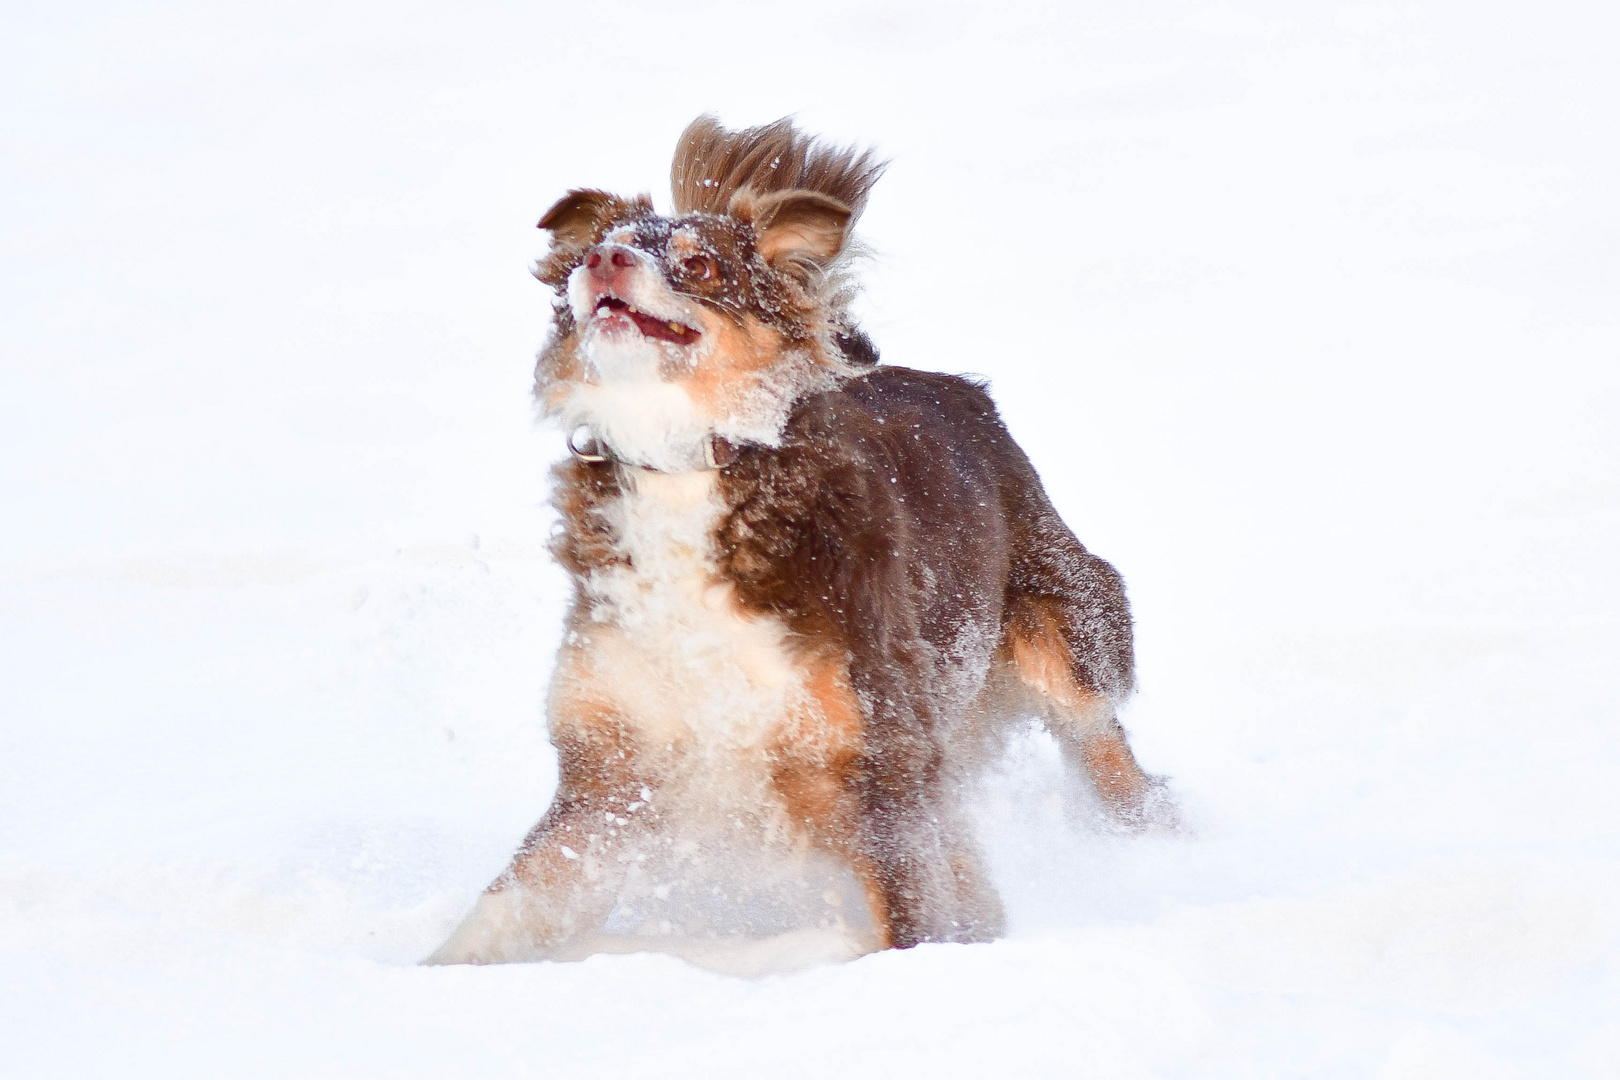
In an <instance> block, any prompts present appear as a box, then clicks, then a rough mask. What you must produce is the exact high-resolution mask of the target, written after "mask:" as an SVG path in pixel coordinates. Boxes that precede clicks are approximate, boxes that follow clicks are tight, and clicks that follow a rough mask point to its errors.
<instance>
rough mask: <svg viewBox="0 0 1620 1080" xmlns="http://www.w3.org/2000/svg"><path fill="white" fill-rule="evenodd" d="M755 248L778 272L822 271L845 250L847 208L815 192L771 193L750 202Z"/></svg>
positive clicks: (800, 190)
mask: <svg viewBox="0 0 1620 1080" xmlns="http://www.w3.org/2000/svg"><path fill="white" fill-rule="evenodd" d="M751 209H752V210H753V223H754V247H755V248H756V250H758V251H759V253H760V254H761V255H763V256H764V257H765V261H766V262H768V263H770V264H771V265H772V266H773V267H776V268H777V269H785V268H787V267H788V266H791V265H794V264H799V265H802V264H804V263H809V264H811V265H813V266H816V267H825V266H826V265H827V264H828V263H830V262H832V261H833V259H835V258H837V257H838V253H839V252H840V251H842V250H843V249H844V240H845V237H846V235H847V233H848V231H849V221H850V218H851V216H852V214H851V211H850V209H849V207H848V206H846V205H845V204H844V203H842V202H839V201H838V200H837V199H835V198H833V197H832V196H830V195H823V194H821V193H820V192H818V191H804V190H802V189H797V188H795V189H792V190H789V191H774V192H772V193H770V194H769V195H761V196H759V197H758V198H756V199H754V200H753V206H752V208H751Z"/></svg>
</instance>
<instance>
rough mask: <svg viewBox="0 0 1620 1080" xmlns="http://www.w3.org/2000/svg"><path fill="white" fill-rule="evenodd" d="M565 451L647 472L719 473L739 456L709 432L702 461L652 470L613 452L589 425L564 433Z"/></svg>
mask: <svg viewBox="0 0 1620 1080" xmlns="http://www.w3.org/2000/svg"><path fill="white" fill-rule="evenodd" d="M566 441H567V443H568V452H569V453H570V454H572V455H574V457H576V458H578V459H579V460H580V461H583V462H587V463H590V464H594V463H596V462H599V461H611V462H613V464H615V465H625V466H628V467H630V468H632V469H645V470H646V471H647V472H656V473H667V472H719V471H720V470H721V469H724V468H726V467H727V466H728V465H730V464H732V463H733V462H734V461H736V460H737V458H738V457H739V456H740V455H741V453H742V451H741V450H739V449H738V448H737V446H736V445H735V444H733V443H732V442H730V441H729V440H727V439H722V438H721V437H720V436H718V435H710V436H709V437H708V438H706V439H704V440H703V461H702V463H701V464H698V465H694V466H693V467H692V468H690V469H655V468H653V467H652V466H651V465H643V464H642V463H641V462H639V461H627V460H625V459H624V458H622V457H620V456H619V455H618V454H615V453H614V452H613V448H612V447H611V446H609V445H608V444H607V440H605V439H602V438H599V437H597V436H596V435H594V434H592V433H591V430H590V429H589V428H585V427H580V428H575V429H574V430H573V431H571V432H569V433H568V438H567V440H566Z"/></svg>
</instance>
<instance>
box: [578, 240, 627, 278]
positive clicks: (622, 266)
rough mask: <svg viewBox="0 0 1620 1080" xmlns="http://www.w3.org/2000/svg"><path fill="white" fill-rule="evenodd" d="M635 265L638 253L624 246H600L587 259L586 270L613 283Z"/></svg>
mask: <svg viewBox="0 0 1620 1080" xmlns="http://www.w3.org/2000/svg"><path fill="white" fill-rule="evenodd" d="M634 265H636V253H635V252H633V251H631V250H630V249H629V248H627V247H625V246H624V245H622V244H598V245H597V246H596V247H595V248H594V249H593V250H592V251H591V253H590V254H589V255H587V256H586V257H585V269H587V270H589V271H590V272H591V274H592V275H593V276H595V277H598V278H601V279H602V280H603V281H604V282H611V281H612V280H613V279H614V278H616V277H618V276H619V275H620V274H622V273H624V272H625V271H626V270H628V269H630V268H631V267H632V266H634Z"/></svg>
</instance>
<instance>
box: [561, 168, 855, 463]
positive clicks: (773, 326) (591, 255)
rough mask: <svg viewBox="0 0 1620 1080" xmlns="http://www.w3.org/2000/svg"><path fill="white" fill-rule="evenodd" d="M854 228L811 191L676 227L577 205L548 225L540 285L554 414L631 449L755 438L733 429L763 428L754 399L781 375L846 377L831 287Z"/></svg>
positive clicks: (752, 198)
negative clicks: (545, 296)
mask: <svg viewBox="0 0 1620 1080" xmlns="http://www.w3.org/2000/svg"><path fill="white" fill-rule="evenodd" d="M850 216H851V215H850V210H849V208H848V207H846V206H845V205H844V204H842V203H841V202H839V201H838V200H836V199H833V198H831V197H829V196H826V195H822V194H820V193H817V192H812V191H804V190H788V191H781V192H774V193H771V194H767V195H757V194H755V193H754V192H752V191H749V190H746V189H745V190H743V191H739V192H738V193H737V194H736V196H735V197H733V198H732V199H731V200H730V204H729V205H728V207H727V212H726V213H724V214H710V213H694V214H686V215H683V216H680V217H674V218H670V217H663V216H660V215H659V214H657V213H655V212H654V211H653V209H652V205H651V203H650V202H649V201H648V200H647V199H646V198H644V197H643V198H638V199H634V200H626V199H621V198H618V197H616V196H613V195H609V194H606V193H605V192H599V191H574V192H570V193H569V194H568V195H567V196H565V197H564V198H563V199H562V200H560V201H559V202H558V203H557V204H556V205H555V206H553V207H552V208H551V209H550V210H549V211H547V212H546V215H545V217H543V218H541V220H540V227H541V228H543V229H547V230H549V231H550V233H551V235H552V250H551V253H550V254H549V256H548V257H547V258H546V259H545V260H544V261H542V262H541V264H540V265H539V267H538V268H537V270H536V276H537V277H539V278H540V280H542V281H544V282H546V283H547V284H549V285H551V286H552V287H553V288H554V289H556V290H557V292H558V294H559V300H560V302H559V303H558V304H557V306H556V312H555V320H556V326H555V331H554V334H553V339H552V342H551V345H550V346H549V347H548V349H547V350H546V353H545V354H544V355H543V356H542V358H541V365H540V370H539V372H538V384H537V392H538V393H539V394H540V396H541V400H542V403H543V405H544V406H545V408H546V410H547V411H548V412H551V413H555V414H560V415H562V416H563V418H564V419H565V421H568V422H572V421H574V420H580V421H582V422H585V423H588V424H590V425H591V426H593V427H595V428H597V429H598V434H599V435H604V436H607V437H611V438H612V439H613V440H614V441H615V442H616V443H618V444H620V445H621V447H624V446H625V445H626V444H629V443H639V442H644V441H645V438H646V433H642V434H639V435H638V434H637V433H635V432H632V431H630V430H628V428H629V427H630V426H633V425H636V424H639V425H640V426H642V427H650V428H660V429H665V430H664V431H663V432H662V433H661V434H660V438H664V435H668V434H669V432H670V431H673V432H674V434H673V435H670V436H669V437H670V438H675V439H677V440H679V439H687V438H689V437H691V436H692V435H693V433H694V432H696V431H697V430H698V429H699V428H703V429H705V431H704V434H712V433H720V434H737V435H741V436H744V437H749V436H750V435H752V437H758V433H757V432H752V433H751V432H749V431H747V430H742V429H741V428H738V427H737V424H738V423H739V422H740V423H741V424H742V425H743V427H744V428H746V427H747V426H748V425H749V424H750V423H754V421H755V419H757V418H751V417H750V415H749V414H750V412H751V411H752V412H757V411H758V407H759V405H760V403H759V402H758V401H752V404H750V401H751V395H752V398H758V396H759V390H760V388H761V387H762V386H763V385H765V384H766V383H769V382H771V381H772V378H773V376H772V372H773V370H774V369H777V368H781V367H784V366H789V367H800V368H802V367H804V366H805V365H806V364H808V365H809V366H810V367H812V368H814V367H823V368H827V369H829V370H830V369H833V368H837V367H839V366H841V365H842V360H841V357H840V354H839V352H838V350H837V348H836V346H835V345H834V344H833V343H832V335H833V333H834V332H835V330H836V327H835V325H834V313H833V312H832V310H831V308H830V306H829V303H828V300H827V297H826V295H825V294H826V293H827V291H828V290H827V289H826V288H825V284H826V279H827V274H828V271H829V269H830V268H831V267H832V266H833V264H834V262H835V261H836V260H837V258H838V256H839V254H840V253H841V252H842V251H843V248H844V244H845V233H846V230H847V228H848V224H849V220H850ZM776 381H780V379H778V380H776ZM784 389H785V387H784ZM664 441H666V442H667V441H668V439H667V438H664ZM669 449H670V450H671V452H672V453H673V452H675V451H674V448H669Z"/></svg>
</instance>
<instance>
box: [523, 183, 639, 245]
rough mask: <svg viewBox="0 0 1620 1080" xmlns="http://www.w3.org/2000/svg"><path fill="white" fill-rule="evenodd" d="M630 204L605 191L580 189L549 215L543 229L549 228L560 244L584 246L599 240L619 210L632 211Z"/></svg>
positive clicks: (560, 200) (571, 192)
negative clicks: (605, 226)
mask: <svg viewBox="0 0 1620 1080" xmlns="http://www.w3.org/2000/svg"><path fill="white" fill-rule="evenodd" d="M629 205H630V204H629V203H626V202H625V201H624V200H623V199H621V198H619V197H618V196H617V195H610V194H608V193H607V192H605V191H596V190H594V189H591V188H576V189H575V190H573V191H570V192H569V193H568V194H566V195H564V196H563V197H562V198H560V199H558V200H557V201H556V203H555V204H554V205H553V206H552V207H551V209H550V210H547V211H546V212H545V214H544V215H543V216H542V217H541V218H540V225H539V228H542V229H549V230H550V231H551V236H552V240H553V241H554V242H555V243H557V244H561V245H565V246H567V247H584V246H585V245H586V244H589V243H590V242H591V241H592V240H594V239H595V238H596V232H597V230H598V229H600V228H601V227H602V225H603V224H604V223H606V222H608V221H611V220H612V219H613V218H614V217H615V216H616V214H615V211H617V210H621V209H628V207H629Z"/></svg>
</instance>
